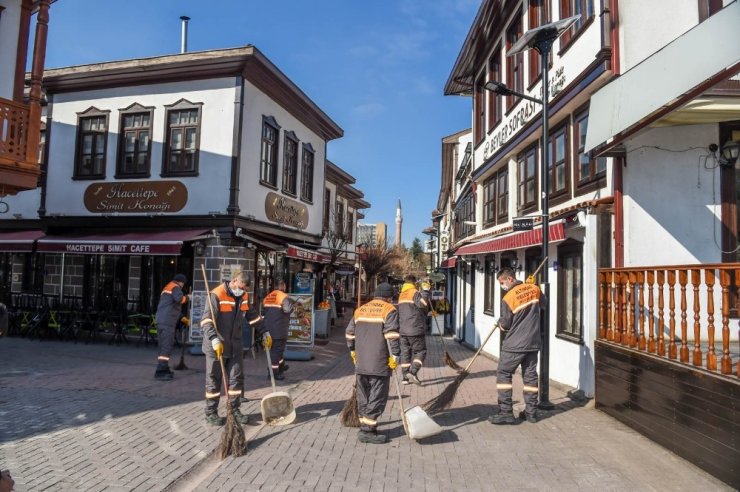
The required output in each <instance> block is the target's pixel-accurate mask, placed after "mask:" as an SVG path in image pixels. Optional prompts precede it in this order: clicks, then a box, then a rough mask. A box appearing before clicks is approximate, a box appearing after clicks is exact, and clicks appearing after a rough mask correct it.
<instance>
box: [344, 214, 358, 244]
mask: <svg viewBox="0 0 740 492" xmlns="http://www.w3.org/2000/svg"><path fill="white" fill-rule="evenodd" d="M354 222H355V213H354V211H352V212H350V211H349V207H347V220H346V223H345V226H344V239H345V241H347V243H351V242H352V240H353V236H354V235H353V234H352V231H353V229H354V227H353V225H354Z"/></svg>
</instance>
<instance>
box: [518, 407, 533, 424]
mask: <svg viewBox="0 0 740 492" xmlns="http://www.w3.org/2000/svg"><path fill="white" fill-rule="evenodd" d="M519 418H520V419H522V420H526V421H527V422H529V423H530V424H536V423H537V410H535V411H533V412H532V413H528V412H522V413H520V414H519Z"/></svg>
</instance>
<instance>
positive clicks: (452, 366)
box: [430, 300, 462, 372]
mask: <svg viewBox="0 0 740 492" xmlns="http://www.w3.org/2000/svg"><path fill="white" fill-rule="evenodd" d="M430 302H431V300H430ZM432 318H433V319H434V325H435V326H436V327H437V332H438V333H439V339H440V340H441V341H442V350H444V358H443V359H442V360H443V361H444V363H445V365H446V366H447V367H449V368H450V369H454V370H456V371H457V372H460V371H462V367H461V366H460V365H459V364H458V363H457V362H455V359H453V358H452V356H450V353H449V352H447V345H446V344H445V334H444V332H443V331H442V329H441V328H440V327H439V323H438V322H437V312H436V311H434V310H433V309H432Z"/></svg>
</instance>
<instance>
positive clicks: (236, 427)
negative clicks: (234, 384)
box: [200, 265, 247, 459]
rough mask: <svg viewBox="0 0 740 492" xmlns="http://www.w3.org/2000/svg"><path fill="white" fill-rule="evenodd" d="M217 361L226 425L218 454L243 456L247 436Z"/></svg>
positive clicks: (214, 324)
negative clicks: (237, 416)
mask: <svg viewBox="0 0 740 492" xmlns="http://www.w3.org/2000/svg"><path fill="white" fill-rule="evenodd" d="M200 268H201V270H202V272H203V281H204V282H205V284H206V297H207V298H208V307H209V308H210V310H211V317H212V320H213V329H214V330H216V335H218V338H219V339H221V340H223V337H222V336H221V333H220V332H219V331H218V326H217V325H216V311H214V310H213V301H212V300H211V289H209V288H208V278H207V277H206V268H205V266H204V265H201V266H200ZM218 363H219V364H220V365H221V378H222V380H223V385H224V388H225V392H226V427H225V428H224V432H223V434H221V443H220V444H219V445H218V454H219V456H221V459H224V458H226V457H227V456H234V457H238V456H244V455H245V454H247V438H246V437H245V436H244V429H243V428H242V426H241V425H240V424H239V422H237V421H236V417H235V416H234V411H233V410H232V408H231V401H229V383H228V381H227V380H226V370H225V369H224V360H223V357H219V358H218Z"/></svg>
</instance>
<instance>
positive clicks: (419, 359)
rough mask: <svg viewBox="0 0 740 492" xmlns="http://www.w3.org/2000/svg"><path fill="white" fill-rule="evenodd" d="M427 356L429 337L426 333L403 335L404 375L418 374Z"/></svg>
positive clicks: (402, 362)
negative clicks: (427, 337) (411, 335)
mask: <svg viewBox="0 0 740 492" xmlns="http://www.w3.org/2000/svg"><path fill="white" fill-rule="evenodd" d="M426 356H427V339H426V337H425V336H424V335H421V336H417V337H407V336H403V335H401V369H402V370H403V375H404V376H406V374H407V373H409V372H410V373H411V374H413V375H416V373H417V372H419V369H421V366H422V364H424V358H425V357H426Z"/></svg>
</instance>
